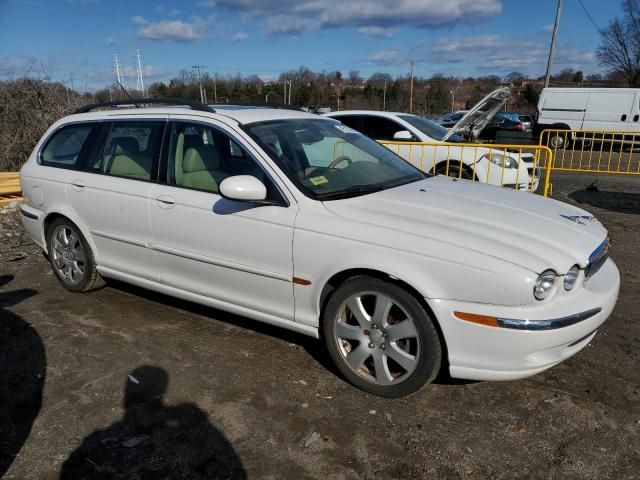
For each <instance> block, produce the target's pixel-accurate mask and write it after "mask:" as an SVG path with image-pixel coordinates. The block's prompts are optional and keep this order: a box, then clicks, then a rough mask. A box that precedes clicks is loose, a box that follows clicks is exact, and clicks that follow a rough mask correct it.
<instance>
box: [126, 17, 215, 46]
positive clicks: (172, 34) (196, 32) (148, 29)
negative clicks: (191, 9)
mask: <svg viewBox="0 0 640 480" xmlns="http://www.w3.org/2000/svg"><path fill="white" fill-rule="evenodd" d="M206 31H207V22H206V21H205V20H203V19H201V18H198V17H194V19H193V21H192V22H183V21H181V20H163V21H160V22H152V23H148V24H146V25H145V26H143V27H142V28H140V29H139V30H138V32H137V33H138V37H140V38H146V39H147V40H171V41H174V42H194V41H196V40H199V39H200V38H202V37H203V36H204V34H205V33H206Z"/></svg>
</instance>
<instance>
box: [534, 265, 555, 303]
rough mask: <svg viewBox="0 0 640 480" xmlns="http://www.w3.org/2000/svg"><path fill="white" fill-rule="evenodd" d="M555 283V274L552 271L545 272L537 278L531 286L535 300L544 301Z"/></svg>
mask: <svg viewBox="0 0 640 480" xmlns="http://www.w3.org/2000/svg"><path fill="white" fill-rule="evenodd" d="M555 283H556V272H554V271H553V270H545V271H544V272H542V273H541V274H540V275H539V276H538V279H537V280H536V283H535V285H534V286H533V296H534V297H536V300H544V299H545V298H547V296H548V295H549V293H551V290H553V286H554V285H555Z"/></svg>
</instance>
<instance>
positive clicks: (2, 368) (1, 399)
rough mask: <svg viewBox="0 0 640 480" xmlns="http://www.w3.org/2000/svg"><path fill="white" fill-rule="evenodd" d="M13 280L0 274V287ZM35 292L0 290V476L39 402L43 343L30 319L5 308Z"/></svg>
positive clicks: (26, 432)
mask: <svg viewBox="0 0 640 480" xmlns="http://www.w3.org/2000/svg"><path fill="white" fill-rule="evenodd" d="M12 280H13V276H12V275H2V276H0V287H3V286H5V285H6V284H8V283H9V282H11V281H12ZM35 294H36V291H35V290H30V289H20V290H13V291H8V292H0V478H2V476H3V475H4V474H5V473H7V471H8V470H9V467H10V466H11V464H12V463H13V461H14V460H15V458H16V455H17V454H18V452H19V451H20V449H21V448H22V446H23V445H24V443H25V441H26V440H27V438H28V437H29V433H30V432H31V428H32V427H33V422H34V421H35V419H36V417H37V416H38V413H39V412H40V408H41V406H42V388H43V386H44V379H45V374H46V357H45V350H44V343H43V342H42V339H41V338H40V335H38V332H37V331H36V330H35V329H34V328H33V327H32V326H31V325H30V324H29V323H27V322H26V321H25V320H23V319H22V318H21V317H20V316H18V315H16V314H15V313H13V312H10V311H9V310H6V308H5V307H10V306H13V305H16V304H18V303H20V302H22V301H23V300H26V299H27V298H29V297H31V296H33V295H35Z"/></svg>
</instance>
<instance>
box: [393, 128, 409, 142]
mask: <svg viewBox="0 0 640 480" xmlns="http://www.w3.org/2000/svg"><path fill="white" fill-rule="evenodd" d="M393 139H394V140H400V141H401V142H410V141H411V140H413V139H414V137H413V134H412V133H411V132H410V131H409V130H400V131H399V132H396V133H394V134H393Z"/></svg>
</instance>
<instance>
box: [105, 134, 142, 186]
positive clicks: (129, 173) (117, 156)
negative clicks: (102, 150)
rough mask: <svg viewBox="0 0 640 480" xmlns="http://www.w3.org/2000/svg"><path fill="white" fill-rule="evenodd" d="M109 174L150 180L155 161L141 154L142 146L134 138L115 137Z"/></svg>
mask: <svg viewBox="0 0 640 480" xmlns="http://www.w3.org/2000/svg"><path fill="white" fill-rule="evenodd" d="M110 150H111V151H110V158H109V160H108V161H107V164H106V165H107V172H106V173H109V174H110V175H117V176H119V177H127V178H137V179H141V180H149V179H150V178H151V165H152V163H153V159H152V158H151V157H150V156H148V155H145V154H144V153H143V152H140V145H139V144H138V141H137V140H136V139H135V138H133V137H115V138H113V139H112V140H111V148H110Z"/></svg>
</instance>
